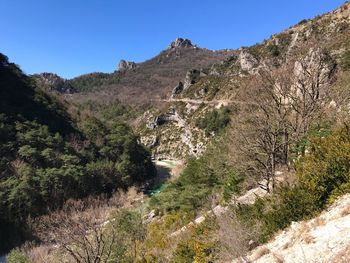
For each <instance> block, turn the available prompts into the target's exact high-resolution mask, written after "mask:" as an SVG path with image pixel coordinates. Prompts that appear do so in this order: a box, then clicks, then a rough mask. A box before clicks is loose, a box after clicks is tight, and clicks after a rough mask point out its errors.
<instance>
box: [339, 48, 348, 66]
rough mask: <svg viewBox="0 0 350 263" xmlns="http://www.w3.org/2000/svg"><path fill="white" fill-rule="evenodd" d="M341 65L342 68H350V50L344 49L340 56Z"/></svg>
mask: <svg viewBox="0 0 350 263" xmlns="http://www.w3.org/2000/svg"><path fill="white" fill-rule="evenodd" d="M340 65H341V67H342V69H343V70H350V50H346V51H345V52H344V54H343V56H342V58H341V64H340Z"/></svg>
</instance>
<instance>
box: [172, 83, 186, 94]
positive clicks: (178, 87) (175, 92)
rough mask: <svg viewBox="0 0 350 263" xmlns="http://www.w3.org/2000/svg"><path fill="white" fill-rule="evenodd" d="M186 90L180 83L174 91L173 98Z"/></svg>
mask: <svg viewBox="0 0 350 263" xmlns="http://www.w3.org/2000/svg"><path fill="white" fill-rule="evenodd" d="M183 90H184V84H183V83H182V82H181V81H180V82H179V84H177V85H176V87H175V88H174V89H173V91H172V93H171V97H174V96H175V95H177V94H180V93H181V92H182V91H183Z"/></svg>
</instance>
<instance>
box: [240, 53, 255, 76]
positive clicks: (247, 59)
mask: <svg viewBox="0 0 350 263" xmlns="http://www.w3.org/2000/svg"><path fill="white" fill-rule="evenodd" d="M238 61H239V63H240V66H241V68H242V69H243V70H246V71H248V72H249V73H253V69H254V68H255V67H256V66H257V65H258V61H257V60H256V59H255V58H254V56H253V55H251V54H249V53H248V52H246V51H244V50H242V51H241V53H240V54H239V57H238Z"/></svg>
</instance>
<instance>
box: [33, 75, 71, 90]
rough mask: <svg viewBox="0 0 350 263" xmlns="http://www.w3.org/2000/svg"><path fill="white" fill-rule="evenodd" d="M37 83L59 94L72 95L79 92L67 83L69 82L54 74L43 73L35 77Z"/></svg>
mask: <svg viewBox="0 0 350 263" xmlns="http://www.w3.org/2000/svg"><path fill="white" fill-rule="evenodd" d="M32 77H34V78H35V80H36V81H37V83H38V84H39V85H40V86H44V87H45V88H46V89H48V90H50V91H56V92H59V93H67V94H72V93H75V92H77V91H76V89H75V88H74V87H73V86H72V85H71V84H69V83H68V82H67V80H65V79H63V78H61V77H60V76H58V75H56V74H53V73H42V74H38V75H33V76H32Z"/></svg>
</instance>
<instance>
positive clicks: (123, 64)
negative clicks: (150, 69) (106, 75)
mask: <svg viewBox="0 0 350 263" xmlns="http://www.w3.org/2000/svg"><path fill="white" fill-rule="evenodd" d="M136 67H137V64H136V63H135V62H130V61H126V60H124V59H122V60H120V62H119V64H118V71H126V70H130V69H134V68H136Z"/></svg>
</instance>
